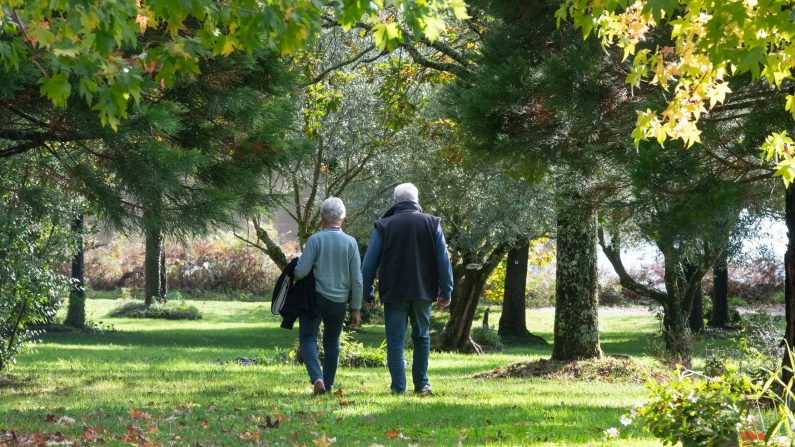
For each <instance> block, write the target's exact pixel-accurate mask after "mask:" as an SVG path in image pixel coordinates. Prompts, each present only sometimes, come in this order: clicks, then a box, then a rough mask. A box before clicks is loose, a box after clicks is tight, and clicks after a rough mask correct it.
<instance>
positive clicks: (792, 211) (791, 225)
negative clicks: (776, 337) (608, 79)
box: [782, 186, 795, 383]
mask: <svg viewBox="0 0 795 447" xmlns="http://www.w3.org/2000/svg"><path fill="white" fill-rule="evenodd" d="M785 200H786V211H785V222H786V224H787V252H786V254H785V255H784V319H785V320H786V329H785V330H784V341H785V342H786V344H787V346H788V347H789V349H790V350H792V349H795V188H792V187H791V186H790V187H789V188H787V190H786V193H785ZM782 367H783V372H782V380H783V382H784V383H789V381H790V379H791V378H792V376H793V367H794V365H792V361H791V356H790V355H789V353H788V352H784V358H783V360H782Z"/></svg>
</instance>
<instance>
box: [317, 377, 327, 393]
mask: <svg viewBox="0 0 795 447" xmlns="http://www.w3.org/2000/svg"><path fill="white" fill-rule="evenodd" d="M325 392H326V384H325V383H323V379H317V380H315V390H314V393H315V394H323V393H325Z"/></svg>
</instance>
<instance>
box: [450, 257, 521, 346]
mask: <svg viewBox="0 0 795 447" xmlns="http://www.w3.org/2000/svg"><path fill="white" fill-rule="evenodd" d="M505 251H506V249H505V248H504V247H502V246H498V247H497V248H495V249H494V251H493V252H492V253H491V254H490V255H489V257H488V259H487V260H486V262H484V263H483V265H482V266H481V267H480V268H478V269H461V270H459V269H457V270H458V271H457V272H456V273H458V274H457V275H456V278H455V280H456V282H455V287H454V288H453V300H452V303H451V304H450V320H449V321H448V322H447V324H446V325H445V327H444V334H442V340H443V347H444V349H446V350H451V351H458V352H463V353H481V352H483V351H482V350H481V349H480V346H478V345H477V343H475V342H474V341H473V340H472V337H470V335H469V334H470V332H471V330H472V322H473V321H474V320H475V312H476V311H477V308H478V302H479V301H480V295H481V294H482V293H483V289H484V288H485V287H486V281H487V280H488V278H489V275H491V272H493V271H494V269H495V268H496V267H497V264H499V263H500V261H501V260H502V257H503V256H505ZM465 265H466V264H465Z"/></svg>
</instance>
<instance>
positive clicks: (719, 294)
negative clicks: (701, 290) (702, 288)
mask: <svg viewBox="0 0 795 447" xmlns="http://www.w3.org/2000/svg"><path fill="white" fill-rule="evenodd" d="M727 258H728V255H727V254H726V252H725V251H724V253H723V254H722V255H721V257H720V258H719V259H718V262H716V263H715V266H714V267H713V268H712V318H710V322H709V325H710V326H712V327H718V328H725V327H726V326H728V325H729V267H728V264H729V263H728V259H727Z"/></svg>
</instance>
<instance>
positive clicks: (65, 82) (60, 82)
mask: <svg viewBox="0 0 795 447" xmlns="http://www.w3.org/2000/svg"><path fill="white" fill-rule="evenodd" d="M39 92H40V93H41V95H42V96H46V97H47V98H48V99H49V100H50V101H52V103H53V105H55V106H56V107H65V106H66V100H67V99H68V98H69V95H71V94H72V86H71V84H69V79H68V78H67V77H66V75H65V74H63V73H57V74H54V75H52V76H51V77H49V78H45V79H43V80H42V83H41V88H40V89H39Z"/></svg>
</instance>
